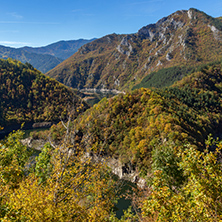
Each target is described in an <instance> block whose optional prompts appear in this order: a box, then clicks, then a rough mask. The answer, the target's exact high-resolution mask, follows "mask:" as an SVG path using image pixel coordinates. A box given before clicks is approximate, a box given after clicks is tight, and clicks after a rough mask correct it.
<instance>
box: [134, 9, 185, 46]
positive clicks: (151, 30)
mask: <svg viewBox="0 0 222 222" xmlns="http://www.w3.org/2000/svg"><path fill="white" fill-rule="evenodd" d="M185 12H186V11H178V12H176V13H174V14H172V15H169V16H168V17H164V18H162V19H160V20H159V21H158V22H157V23H156V24H150V25H147V26H144V27H143V28H141V29H140V30H139V31H138V36H140V37H141V38H143V39H149V40H150V41H151V42H152V41H155V40H163V39H164V38H165V34H166V33H169V32H174V31H176V30H178V29H180V28H182V27H183V26H184V25H185V23H186V21H184V19H183V18H182V16H180V15H181V14H184V13H185ZM180 17H181V18H180Z"/></svg>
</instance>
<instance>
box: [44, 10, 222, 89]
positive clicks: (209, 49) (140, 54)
mask: <svg viewBox="0 0 222 222" xmlns="http://www.w3.org/2000/svg"><path fill="white" fill-rule="evenodd" d="M221 41H222V22H221V19H219V18H213V17H211V16H209V15H207V14H205V13H204V12H201V11H198V10H196V9H189V10H183V11H177V12H175V13H173V14H171V15H169V16H167V17H165V18H162V19H160V20H159V21H158V22H157V23H156V24H150V25H147V26H144V27H143V28H141V29H140V30H139V31H138V32H137V33H135V34H130V35H127V34H126V35H117V34H112V35H107V36H105V37H102V38H100V39H97V40H95V41H93V42H92V43H88V44H86V45H84V46H82V47H81V48H80V49H79V50H78V52H77V53H75V54H74V55H73V56H71V57H70V58H69V59H67V60H65V61H64V62H62V63H60V64H59V65H58V66H57V67H55V68H54V69H53V70H51V71H49V72H48V73H47V75H49V76H50V77H53V78H55V79H57V80H58V81H60V82H62V83H64V84H65V85H68V86H71V87H73V88H108V89H113V88H115V89H118V90H128V89H132V87H133V86H134V85H136V84H139V83H140V81H141V80H142V79H143V78H144V77H145V76H147V75H149V74H150V73H152V72H154V71H158V70H160V69H163V68H170V67H180V66H190V67H194V66H197V65H201V64H204V63H206V62H209V61H215V60H218V59H220V58H221V56H222V48H221V47H222V45H221ZM182 77H183V76H179V77H178V76H177V78H175V80H180V79H182Z"/></svg>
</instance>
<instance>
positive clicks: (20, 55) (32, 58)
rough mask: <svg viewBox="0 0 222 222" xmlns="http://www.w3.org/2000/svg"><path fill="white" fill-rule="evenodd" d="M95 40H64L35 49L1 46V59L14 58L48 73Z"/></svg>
mask: <svg viewBox="0 0 222 222" xmlns="http://www.w3.org/2000/svg"><path fill="white" fill-rule="evenodd" d="M93 40H94V39H91V40H85V39H79V40H70V41H64V40H63V41H59V42H55V43H52V44H50V45H47V46H44V47H35V48H33V47H28V46H25V47H21V48H13V47H7V46H1V45H0V58H2V59H7V58H12V59H16V60H20V61H21V62H23V63H26V62H28V63H30V64H32V65H33V66H34V67H35V68H36V69H38V70H40V71H41V72H43V73H46V72H48V71H49V70H51V69H53V68H54V67H55V66H57V65H58V64H59V63H61V62H62V61H63V60H64V59H67V58H68V57H70V56H71V55H72V54H74V53H75V52H76V51H77V49H78V48H79V47H80V46H82V45H83V44H85V43H86V42H90V41H93ZM65 46H66V47H65Z"/></svg>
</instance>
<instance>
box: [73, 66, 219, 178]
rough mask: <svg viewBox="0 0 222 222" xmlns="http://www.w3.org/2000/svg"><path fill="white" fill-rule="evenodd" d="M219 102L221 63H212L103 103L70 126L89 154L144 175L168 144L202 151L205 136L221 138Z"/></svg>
mask: <svg viewBox="0 0 222 222" xmlns="http://www.w3.org/2000/svg"><path fill="white" fill-rule="evenodd" d="M221 98H222V62H215V63H212V64H207V65H205V66H203V67H202V68H200V69H199V70H198V71H194V72H193V73H191V74H190V75H189V76H187V77H184V78H183V79H182V80H181V81H178V82H177V83H175V84H174V85H173V86H171V87H166V88H163V89H155V88H153V89H144V88H141V89H138V90H134V91H133V92H132V93H126V94H120V95H118V96H115V97H113V98H111V99H103V100H102V101H100V102H99V103H98V104H96V105H94V106H93V107H92V108H90V109H88V110H87V111H86V112H85V113H83V115H82V116H79V117H78V120H77V122H76V123H75V124H74V125H75V127H76V128H75V129H76V130H79V131H81V132H82V135H83V136H82V143H81V144H80V145H81V146H83V147H84V149H88V152H89V153H90V152H92V153H95V154H96V155H98V156H100V155H102V156H110V157H112V158H116V159H118V160H120V162H121V163H122V166H125V167H126V168H127V169H128V170H129V171H131V170H133V171H135V170H136V171H137V173H140V174H141V175H144V176H145V175H147V173H148V174H149V173H150V172H149V171H150V167H151V162H152V160H151V158H152V152H153V151H154V150H158V149H163V147H165V146H168V145H169V144H171V145H172V144H173V147H175V148H174V149H175V152H176V151H178V150H179V149H180V148H181V147H183V145H184V144H186V143H190V144H192V146H194V147H196V148H198V149H199V150H204V149H205V148H206V144H205V141H206V139H207V138H208V135H209V134H212V135H213V136H215V137H221V138H222V127H221V126H222V125H221V123H222V109H221V102H222V100H221ZM161 147H162V148H161ZM125 173H126V172H125Z"/></svg>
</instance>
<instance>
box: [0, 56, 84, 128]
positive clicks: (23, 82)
mask: <svg viewBox="0 0 222 222" xmlns="http://www.w3.org/2000/svg"><path fill="white" fill-rule="evenodd" d="M0 98H1V100H0V126H2V127H9V126H11V125H16V124H21V123H23V122H24V123H30V122H32V123H33V122H43V121H47V122H49V121H50V122H54V121H59V120H60V117H65V116H66V115H67V113H68V112H69V110H68V107H69V106H70V105H73V103H75V104H74V105H75V106H76V108H77V107H78V105H77V104H78V103H80V98H79V97H78V96H76V95H75V93H74V92H73V90H71V89H69V88H67V87H66V86H64V85H62V84H61V83H59V82H57V81H56V80H54V79H51V78H49V77H47V76H45V75H44V74H42V73H41V72H40V71H38V70H36V69H35V68H33V66H32V65H30V64H28V63H26V64H23V63H21V62H20V61H16V60H12V59H7V60H4V59H0ZM84 105H85V104H84ZM83 107H84V108H85V107H87V106H86V105H85V106H83Z"/></svg>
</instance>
